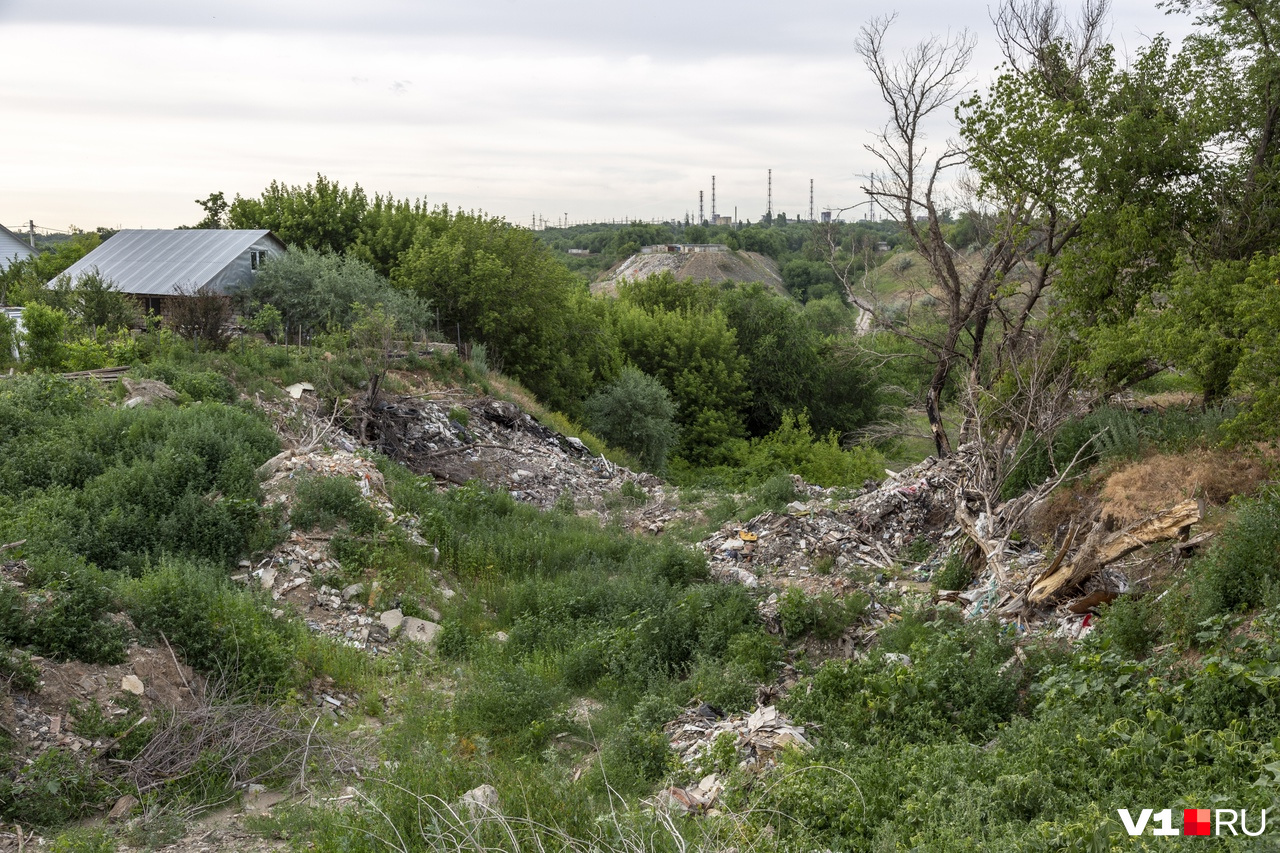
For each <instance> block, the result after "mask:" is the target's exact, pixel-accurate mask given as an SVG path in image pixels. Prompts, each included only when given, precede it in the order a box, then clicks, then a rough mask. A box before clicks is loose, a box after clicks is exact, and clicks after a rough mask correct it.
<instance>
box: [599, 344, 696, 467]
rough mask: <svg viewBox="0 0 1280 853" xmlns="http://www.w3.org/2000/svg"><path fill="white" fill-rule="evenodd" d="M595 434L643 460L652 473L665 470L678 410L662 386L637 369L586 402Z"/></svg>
mask: <svg viewBox="0 0 1280 853" xmlns="http://www.w3.org/2000/svg"><path fill="white" fill-rule="evenodd" d="M586 413H587V423H588V425H589V426H590V428H591V430H592V432H594V433H596V434H597V435H599V436H600V437H601V438H603V439H604V440H605V441H607V442H609V443H610V444H612V445H614V446H615V447H620V448H622V449H623V450H626V451H627V452H628V453H631V454H632V455H633V456H635V457H636V458H637V459H639V460H640V464H641V465H643V466H644V467H645V469H646V470H648V471H661V470H662V469H663V468H664V467H666V464H667V452H668V451H669V450H670V449H671V447H672V446H673V445H674V444H675V441H676V436H677V429H676V424H675V415H676V407H675V404H674V403H673V402H672V401H671V395H670V393H668V391H667V389H666V388H664V387H662V383H661V382H659V381H658V380H656V379H654V378H653V377H651V376H646V375H645V374H643V373H641V372H640V371H639V370H636V369H635V368H634V367H627V368H624V369H623V370H622V372H621V373H620V374H619V375H618V378H617V379H616V380H614V381H613V382H611V383H609V384H608V385H606V386H605V387H604V388H602V389H601V390H599V391H597V392H596V393H595V394H593V395H591V397H590V398H589V399H588V400H587V402H586Z"/></svg>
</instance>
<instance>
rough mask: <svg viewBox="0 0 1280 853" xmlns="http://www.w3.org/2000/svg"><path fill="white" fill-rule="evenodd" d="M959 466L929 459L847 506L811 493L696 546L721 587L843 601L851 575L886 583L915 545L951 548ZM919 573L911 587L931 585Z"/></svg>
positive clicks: (821, 492) (924, 572) (826, 494)
mask: <svg viewBox="0 0 1280 853" xmlns="http://www.w3.org/2000/svg"><path fill="white" fill-rule="evenodd" d="M961 465H962V463H961V462H960V461H959V460H947V461H946V462H939V461H938V460H937V459H932V458H930V459H926V460H925V461H923V462H921V463H920V464H918V465H914V466H912V467H911V468H908V469H906V470H904V471H902V472H900V473H898V474H895V475H892V476H890V477H889V478H888V479H886V480H885V481H884V482H883V483H882V484H881V485H880V486H879V487H877V488H873V489H868V490H864V491H863V492H862V493H861V494H859V495H857V496H855V497H853V498H852V499H848V500H839V499H837V498H835V497H834V494H833V493H834V490H830V491H825V490H821V489H816V488H815V487H810V491H813V492H817V493H818V496H816V497H812V498H811V499H810V500H807V501H796V502H793V503H792V504H790V505H789V506H788V507H787V511H786V512H785V513H776V512H764V513H762V514H760V515H758V516H756V517H755V518H753V519H751V520H750V521H748V522H747V523H746V524H736V523H731V524H727V525H725V526H724V527H723V528H721V529H720V530H719V531H717V532H716V533H715V534H713V535H712V536H710V537H709V538H707V539H706V540H704V541H703V542H702V543H700V544H701V547H702V549H703V550H704V551H706V552H707V554H708V556H709V557H710V560H711V571H712V573H713V574H714V575H715V576H717V577H719V578H721V579H723V580H726V581H732V582H737V583H741V584H743V585H745V586H747V587H751V588H756V587H758V586H759V585H760V584H761V582H762V581H763V582H764V583H765V585H766V586H772V587H788V586H798V587H800V588H801V589H803V590H804V591H805V592H806V593H808V594H811V595H812V594H817V593H818V592H821V591H829V592H832V593H834V594H836V595H841V594H843V593H844V592H845V591H846V590H847V589H849V588H851V587H852V583H853V582H852V581H851V580H849V578H848V574H849V572H850V571H851V570H853V569H862V570H865V573H867V574H870V575H872V576H875V575H883V574H884V573H885V572H887V571H888V570H890V569H891V568H893V567H894V565H895V563H897V562H898V561H899V559H900V557H899V555H900V554H901V552H902V550H903V549H904V548H905V547H906V546H907V545H909V544H910V543H912V542H914V541H915V540H917V539H921V538H923V539H925V540H927V541H928V542H929V543H930V544H931V545H937V544H939V543H942V542H950V541H952V540H954V538H955V537H956V536H957V535H958V534H959V533H960V529H959V527H957V526H956V525H955V522H954V519H953V514H954V511H955V480H956V479H958V476H959V473H960V470H961ZM916 568H917V569H919V570H918V571H915V572H914V573H911V572H909V573H910V574H913V577H912V580H916V581H925V580H928V571H927V570H925V569H924V567H919V566H918V567H916Z"/></svg>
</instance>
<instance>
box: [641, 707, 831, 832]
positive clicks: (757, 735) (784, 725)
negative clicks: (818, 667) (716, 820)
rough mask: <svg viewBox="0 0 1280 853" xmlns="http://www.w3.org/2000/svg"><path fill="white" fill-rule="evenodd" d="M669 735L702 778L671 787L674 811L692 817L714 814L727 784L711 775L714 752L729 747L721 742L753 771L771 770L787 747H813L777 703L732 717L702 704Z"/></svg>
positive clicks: (686, 762)
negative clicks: (693, 782)
mask: <svg viewBox="0 0 1280 853" xmlns="http://www.w3.org/2000/svg"><path fill="white" fill-rule="evenodd" d="M664 731H665V732H666V734H667V738H668V740H670V742H671V749H672V750H673V751H674V752H675V753H676V755H678V756H679V757H680V761H681V763H682V764H683V765H684V766H685V767H686V768H688V769H689V770H690V771H692V772H693V773H695V774H698V775H699V777H700V780H699V781H698V782H697V783H696V784H694V785H691V786H688V787H684V788H681V787H675V786H673V787H671V788H668V789H667V797H668V801H669V802H668V804H669V805H670V807H672V808H679V809H682V810H684V811H686V812H688V813H690V814H708V813H711V814H714V811H712V810H711V807H712V806H713V805H714V803H715V801H716V798H717V797H718V796H719V795H720V793H721V791H723V790H724V785H723V784H722V783H721V782H720V779H719V776H718V775H717V774H715V773H708V772H706V771H708V770H709V769H710V768H711V766H712V764H713V752H715V753H718V752H720V751H721V750H722V749H725V747H723V746H721V744H724V743H732V746H733V749H734V753H733V754H734V758H735V760H736V761H737V767H738V768H739V769H740V770H745V771H751V772H763V771H765V770H768V769H770V768H772V767H773V766H774V765H775V764H776V763H777V760H776V756H777V754H778V753H779V752H781V751H782V750H784V749H786V748H788V747H792V748H795V749H810V748H811V746H810V744H809V741H808V740H807V739H806V738H805V732H804V727H803V726H797V725H794V724H793V723H792V722H791V721H790V720H788V719H787V718H786V716H784V715H783V714H781V713H779V712H778V709H777V708H776V707H774V706H772V705H762V706H760V707H757V708H756V709H755V710H754V711H752V712H751V713H750V714H735V715H733V716H728V717H727V716H725V715H724V714H723V713H722V712H721V711H720V710H719V709H717V708H714V707H712V706H711V705H707V704H706V703H703V704H702V705H699V706H698V707H697V708H695V709H693V710H690V711H685V712H684V713H683V714H681V715H680V716H679V717H676V718H675V719H674V720H672V721H671V722H669V723H667V725H666V726H665V727H664ZM725 751H727V749H725Z"/></svg>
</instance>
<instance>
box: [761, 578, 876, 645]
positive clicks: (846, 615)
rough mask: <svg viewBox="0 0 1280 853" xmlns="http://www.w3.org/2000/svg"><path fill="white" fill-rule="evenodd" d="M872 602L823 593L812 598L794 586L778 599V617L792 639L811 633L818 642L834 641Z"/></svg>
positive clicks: (855, 594) (856, 597) (859, 598)
mask: <svg viewBox="0 0 1280 853" xmlns="http://www.w3.org/2000/svg"><path fill="white" fill-rule="evenodd" d="M870 603H871V601H870V599H869V598H867V597H866V596H865V595H862V594H860V593H852V594H850V595H848V596H845V597H844V598H835V597H834V596H832V595H831V593H828V592H824V593H822V594H821V595H817V596H813V597H809V596H807V595H805V594H804V591H803V590H801V589H800V588H798V587H791V588H790V589H788V590H787V591H786V592H784V593H783V594H782V597H781V598H780V599H779V600H778V618H779V619H780V620H781V621H782V632H783V634H784V635H785V636H786V637H787V639H789V640H795V639H798V638H800V637H803V636H805V635H806V634H812V635H813V636H814V637H816V638H818V639H819V640H834V639H836V638H837V637H839V636H840V635H841V634H843V633H844V629H845V628H848V627H849V626H850V625H852V624H853V623H854V622H855V621H856V620H857V619H858V617H860V616H861V615H862V614H863V612H864V611H865V610H866V608H867V605H868V604H870Z"/></svg>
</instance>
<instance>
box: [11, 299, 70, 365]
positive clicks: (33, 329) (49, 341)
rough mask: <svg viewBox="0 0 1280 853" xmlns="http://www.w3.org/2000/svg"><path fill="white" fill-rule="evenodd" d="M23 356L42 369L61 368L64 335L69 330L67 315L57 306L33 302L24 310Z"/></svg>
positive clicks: (64, 350) (64, 348) (64, 356)
mask: <svg viewBox="0 0 1280 853" xmlns="http://www.w3.org/2000/svg"><path fill="white" fill-rule="evenodd" d="M22 325H23V326H24V327H26V333H25V334H24V335H23V336H22V357H23V361H25V362H26V363H27V364H29V365H30V366H32V367H34V368H37V369H40V370H61V369H62V363H63V360H64V359H65V358H66V344H65V343H64V341H63V337H64V336H65V335H66V331H67V315H66V314H64V313H63V312H62V311H59V310H58V309H57V308H50V307H49V306H47V305H41V304H40V303H33V304H31V305H28V306H27V307H26V309H25V310H24V311H23V312H22Z"/></svg>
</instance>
